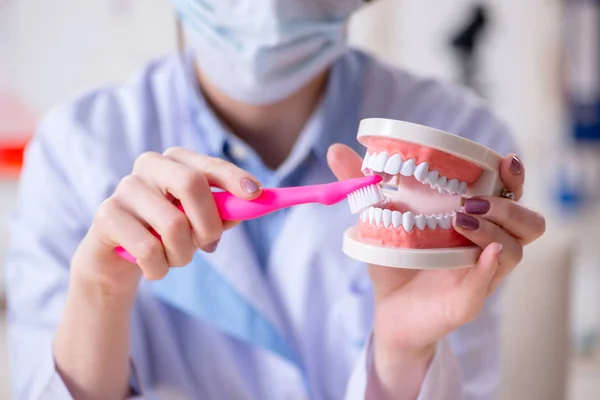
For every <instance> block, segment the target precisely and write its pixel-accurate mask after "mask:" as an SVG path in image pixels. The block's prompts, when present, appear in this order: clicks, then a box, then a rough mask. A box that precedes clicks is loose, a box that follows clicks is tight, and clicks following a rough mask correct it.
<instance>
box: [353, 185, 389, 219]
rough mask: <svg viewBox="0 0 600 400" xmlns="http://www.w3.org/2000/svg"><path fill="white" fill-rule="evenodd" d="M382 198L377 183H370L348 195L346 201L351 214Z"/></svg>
mask: <svg viewBox="0 0 600 400" xmlns="http://www.w3.org/2000/svg"><path fill="white" fill-rule="evenodd" d="M384 200H385V196H384V194H383V191H382V190H381V187H380V186H379V185H370V186H367V187H365V188H362V189H359V190H356V191H355V192H352V193H350V194H349V195H348V203H349V204H350V212H351V213H352V214H358V213H360V212H361V211H363V210H366V209H367V208H369V207H370V206H373V205H375V204H379V203H381V202H382V201H384Z"/></svg>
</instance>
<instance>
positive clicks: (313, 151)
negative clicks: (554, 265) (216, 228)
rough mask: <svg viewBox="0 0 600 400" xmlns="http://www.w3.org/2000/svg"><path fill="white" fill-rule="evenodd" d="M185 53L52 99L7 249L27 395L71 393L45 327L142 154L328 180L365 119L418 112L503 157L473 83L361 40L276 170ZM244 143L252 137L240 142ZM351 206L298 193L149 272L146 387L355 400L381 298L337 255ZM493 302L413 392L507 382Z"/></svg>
mask: <svg viewBox="0 0 600 400" xmlns="http://www.w3.org/2000/svg"><path fill="white" fill-rule="evenodd" d="M193 70H194V69H193V64H192V58H191V57H190V56H189V55H188V54H184V55H176V56H171V57H166V58H164V59H160V60H157V61H155V62H152V63H150V64H149V65H148V66H147V68H145V69H144V70H143V71H141V72H140V73H138V74H136V75H135V76H134V77H132V78H131V79H130V80H128V81H127V82H125V83H123V84H121V85H117V86H113V87H105V88H101V89H99V90H97V91H94V92H92V93H90V94H87V95H86V96H83V97H81V98H79V99H77V100H76V101H74V102H72V103H70V104H66V105H63V106H61V107H58V108H57V109H56V110H54V111H53V112H52V113H50V114H49V115H48V116H47V118H45V120H44V121H43V123H42V124H41V125H40V127H39V130H38V133H37V135H36V137H35V138H34V140H33V142H32V143H31V145H30V147H29V149H28V152H27V157H26V166H25V169H24V172H23V175H22V179H21V186H20V194H19V202H18V206H17V208H16V210H15V212H14V214H13V217H12V219H11V233H12V237H11V239H12V240H11V245H10V251H9V255H8V259H7V262H6V267H7V270H6V273H7V276H6V282H7V286H8V306H9V308H8V346H9V356H10V362H11V374H12V382H13V388H14V392H15V396H16V398H17V399H39V398H46V399H69V398H70V395H69V393H68V391H67V390H66V387H65V385H64V383H63V382H62V380H61V377H60V375H58V374H57V373H56V371H55V366H54V361H53V356H52V346H51V344H52V340H53V337H54V332H55V329H56V326H57V324H58V322H59V319H60V315H61V313H62V310H63V306H64V301H65V296H66V293H67V290H68V278H69V263H70V259H71V256H72V254H73V253H74V251H75V249H76V248H77V246H78V244H79V242H80V241H81V239H82V237H83V236H84V235H85V233H86V231H87V229H88V228H89V226H90V224H91V222H92V220H93V217H94V212H95V210H96V209H97V207H98V206H99V204H100V203H101V202H102V201H103V200H105V199H106V198H107V197H108V196H110V195H111V193H112V192H113V191H114V189H115V187H116V185H117V184H118V182H119V181H120V180H121V179H122V177H123V176H125V175H127V174H128V173H129V172H130V170H131V167H132V165H133V162H134V160H135V159H136V158H137V157H138V156H139V155H140V154H142V153H143V152H146V151H158V152H162V151H164V150H165V149H167V148H169V147H172V146H184V147H187V148H189V149H192V150H194V151H196V152H198V153H200V154H209V155H213V156H218V157H224V158H229V159H231V160H232V161H235V162H236V163H238V164H239V165H240V166H242V167H243V168H246V169H248V170H249V171H250V172H252V173H254V174H255V175H256V176H257V178H259V179H260V180H261V181H262V183H263V185H264V186H266V187H267V186H291V185H308V184H316V183H325V182H331V181H333V180H334V179H335V178H334V176H333V174H332V173H331V172H330V171H329V169H328V167H327V163H326V152H327V148H328V147H329V145H331V144H333V143H336V142H340V143H345V144H348V145H349V146H351V147H353V148H354V149H356V150H357V151H358V152H359V153H360V154H364V151H365V150H364V148H362V147H361V146H360V145H359V144H358V142H357V141H356V132H357V128H358V123H359V121H360V120H361V119H362V118H367V117H382V118H393V119H400V120H406V121H409V122H415V123H421V124H425V125H429V126H432V127H435V128H439V129H444V130H447V131H450V132H453V133H455V134H457V135H461V136H464V137H468V138H470V139H472V140H475V141H477V142H480V143H482V144H484V145H486V146H488V147H491V148H493V149H495V150H496V151H497V152H499V153H501V154H505V153H508V152H509V151H514V150H515V144H514V141H513V140H512V138H511V136H510V134H509V133H508V131H507V130H506V128H505V127H504V126H503V125H502V124H501V123H500V122H499V121H498V120H497V119H496V118H495V117H494V116H493V115H492V114H491V113H490V112H489V110H488V109H487V107H486V106H485V105H484V104H482V103H481V102H480V101H479V100H478V99H477V98H475V97H474V96H472V95H470V94H468V93H465V92H464V91H462V90H460V89H458V88H455V87H452V86H449V85H445V84H441V83H438V82H434V81H429V80H423V79H419V78H417V77H415V76H413V75H410V74H408V73H406V72H403V71H400V70H397V69H395V68H393V67H391V66H387V65H384V64H382V63H380V62H378V61H377V60H374V59H373V58H371V57H369V56H367V55H365V54H363V53H361V52H358V51H350V50H349V51H348V52H347V53H346V54H345V55H344V56H343V57H341V58H340V59H339V60H338V61H337V62H336V63H335V65H334V66H333V69H332V71H331V74H330V79H329V82H328V85H327V90H326V93H325V95H324V97H323V99H322V101H321V103H320V105H319V107H318V109H317V110H316V111H315V113H314V115H313V116H312V117H311V119H310V121H309V123H308V124H307V125H306V127H305V128H304V130H303V132H302V134H301V136H300V138H299V140H298V142H297V143H296V145H295V147H294V149H293V151H292V154H291V155H290V156H289V157H288V159H287V160H286V161H285V163H284V164H283V165H282V166H281V168H279V169H278V170H277V171H269V170H268V169H267V168H265V167H264V165H263V164H262V163H261V162H260V159H259V158H258V157H257V156H256V154H254V152H253V151H252V150H251V149H249V148H247V147H245V146H241V147H240V143H238V142H239V141H238V140H237V139H236V138H235V137H233V136H232V135H230V134H228V133H227V131H226V130H224V129H223V128H222V127H221V126H220V125H219V123H218V122H217V119H216V117H215V116H214V114H213V113H212V111H211V110H210V109H209V108H208V107H207V106H206V103H205V102H204V100H203V99H202V96H201V93H200V92H199V91H198V90H197V89H196V86H197V85H196V82H195V78H194V73H193ZM240 149H243V150H240ZM355 223H356V219H355V217H354V216H352V215H351V214H350V213H349V212H348V206H347V204H342V203H340V204H338V205H335V206H330V207H325V206H320V205H304V206H299V207H294V208H293V209H289V210H286V211H285V212H279V213H274V214H272V215H270V216H268V217H265V218H262V219H260V220H255V221H252V222H250V223H246V224H243V225H242V226H239V227H236V228H234V229H232V230H230V231H227V232H226V233H225V234H224V235H223V238H222V240H221V243H220V245H219V248H218V249H217V251H216V252H215V253H213V254H203V253H198V254H197V255H196V257H195V259H194V261H193V262H192V263H191V264H190V265H189V266H187V267H185V268H178V269H174V270H172V271H170V272H169V274H168V276H167V277H166V278H165V279H163V280H161V281H158V282H147V281H142V283H141V285H140V289H139V292H138V297H137V300H136V304H135V307H134V310H133V312H132V319H131V327H132V329H131V335H132V337H131V365H132V368H131V378H132V383H133V385H134V386H135V387H136V388H137V389H138V390H139V392H140V397H143V398H148V399H150V398H166V399H178V398H183V399H188V398H191V399H195V398H198V399H218V400H221V399H305V398H311V399H315V400H321V399H342V398H346V399H359V398H364V394H365V391H366V380H367V376H368V372H369V368H368V366H369V363H370V360H371V342H370V335H371V324H372V317H373V298H372V288H371V285H370V280H369V277H368V273H367V271H366V268H365V266H364V265H363V264H362V263H359V262H357V261H354V260H351V259H349V258H348V257H346V256H344V255H343V253H342V252H341V243H342V237H343V232H344V230H345V229H346V228H347V227H349V226H351V225H353V224H355ZM499 320H500V317H499V310H498V298H497V296H494V297H492V298H490V299H489V301H488V302H487V304H486V306H485V308H484V310H483V311H482V313H481V315H480V317H478V318H477V319H476V320H475V321H473V322H472V323H470V324H469V325H467V326H465V327H463V328H461V329H459V330H457V331H456V332H454V333H453V334H452V335H450V336H449V337H448V338H446V339H444V340H442V341H441V342H440V343H439V344H438V347H437V349H436V355H435V357H434V359H433V361H432V363H431V365H430V367H429V370H428V373H427V376H426V378H425V381H424V383H423V387H422V390H421V393H420V397H419V400H441V399H452V400H454V399H457V398H461V397H462V396H466V397H468V398H470V399H488V398H491V397H493V396H494V395H495V394H496V392H497V389H498V381H499V379H498V374H499V362H498V324H499Z"/></svg>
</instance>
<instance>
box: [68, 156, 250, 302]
mask: <svg viewBox="0 0 600 400" xmlns="http://www.w3.org/2000/svg"><path fill="white" fill-rule="evenodd" d="M211 186H216V187H219V188H222V189H224V190H227V191H229V192H231V193H232V194H234V195H236V196H238V197H240V198H243V199H253V198H255V197H257V196H258V195H259V194H260V192H261V188H260V185H259V184H258V181H257V180H256V179H255V178H254V177H253V176H251V175H250V174H248V173H247V172H245V171H243V170H241V169H239V168H238V167H236V166H235V165H233V164H231V163H228V162H226V161H223V160H221V159H218V158H212V157H207V156H203V155H198V154H195V153H193V152H191V151H189V150H186V149H183V148H171V149H168V150H167V151H165V152H164V154H158V153H145V154H143V155H141V156H140V157H139V158H138V159H137V160H136V162H135V165H134V167H133V171H132V172H131V174H130V175H128V176H126V177H125V178H123V180H121V182H120V183H119V185H118V187H117V189H116V190H115V192H114V194H113V195H112V196H111V197H109V198H108V199H107V200H106V201H104V202H103V203H102V205H101V206H100V207H99V208H98V210H97V212H96V215H95V218H94V220H93V223H92V225H91V228H90V229H89V232H88V234H87V235H86V237H85V239H84V240H83V241H82V243H81V244H80V246H79V248H78V249H77V251H76V253H75V256H74V258H73V260H72V267H73V268H72V269H73V271H74V273H75V274H76V276H77V277H78V278H80V279H83V281H85V282H86V283H88V284H89V283H92V284H93V285H101V286H102V287H103V289H104V290H105V291H108V292H111V293H119V292H123V291H125V292H128V293H131V292H132V291H133V292H135V290H136V289H137V285H138V282H139V279H140V277H141V275H142V274H143V275H144V276H145V277H146V278H147V279H150V280H157V279H162V278H163V277H164V276H165V275H166V274H167V272H168V271H169V268H171V267H179V266H184V265H187V264H188V263H189V262H190V261H191V260H192V257H193V255H194V253H195V251H196V250H197V249H198V248H200V249H203V250H204V251H206V252H212V251H214V250H215V249H216V247H217V244H218V243H219V239H220V237H221V234H222V232H223V230H225V229H228V228H229V227H231V226H233V224H231V223H227V224H224V223H223V222H222V221H221V218H220V217H219V213H218V211H217V208H216V205H215V202H214V200H213V197H212V194H211V190H210V187H211ZM175 202H180V203H181V204H182V206H183V208H184V209H185V214H184V213H182V212H181V211H179V210H178V209H177V207H176V205H175V204H174V203H175ZM149 228H152V229H154V230H155V231H156V232H157V233H158V234H159V235H160V236H161V239H162V241H161V240H159V239H157V238H156V237H155V236H154V235H153V234H152V233H151V231H150V229H149ZM116 246H122V247H124V248H125V249H126V250H127V251H128V252H129V253H131V254H132V255H133V256H134V257H135V258H136V259H137V261H138V263H137V265H134V264H131V263H129V262H127V261H124V260H123V259H121V258H120V257H119V256H117V255H116V253H115V252H114V248H115V247H116Z"/></svg>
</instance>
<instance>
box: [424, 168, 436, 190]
mask: <svg viewBox="0 0 600 400" xmlns="http://www.w3.org/2000/svg"><path fill="white" fill-rule="evenodd" d="M438 175H439V174H438V172H437V171H430V172H429V174H427V180H426V182H427V183H429V185H430V186H431V187H432V188H433V187H434V186H435V184H436V183H437V181H438Z"/></svg>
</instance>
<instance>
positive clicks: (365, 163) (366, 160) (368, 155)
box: [360, 153, 371, 171]
mask: <svg viewBox="0 0 600 400" xmlns="http://www.w3.org/2000/svg"><path fill="white" fill-rule="evenodd" d="M370 158H371V155H370V154H369V153H367V154H365V158H364V159H363V163H362V167H361V168H360V170H361V171H364V170H365V169H366V168H367V166H368V165H369V159H370Z"/></svg>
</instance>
